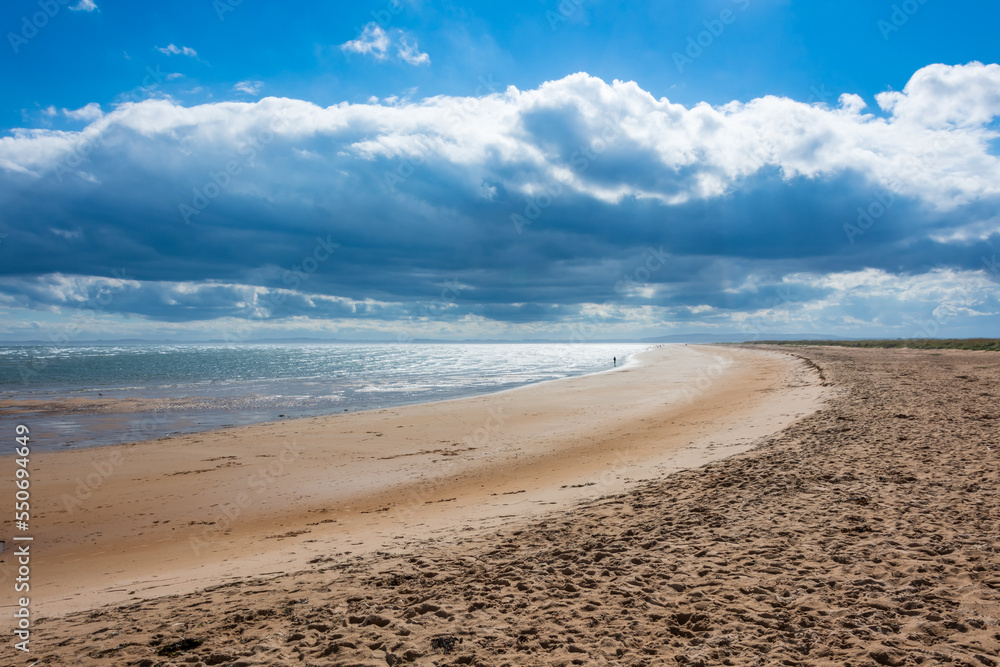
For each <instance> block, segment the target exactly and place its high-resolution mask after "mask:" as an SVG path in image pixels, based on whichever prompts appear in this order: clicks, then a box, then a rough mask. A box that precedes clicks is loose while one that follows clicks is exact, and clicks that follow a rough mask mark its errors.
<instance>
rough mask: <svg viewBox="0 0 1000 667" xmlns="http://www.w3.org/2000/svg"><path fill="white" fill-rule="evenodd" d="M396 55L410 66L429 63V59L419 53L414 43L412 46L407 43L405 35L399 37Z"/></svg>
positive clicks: (427, 56)
mask: <svg viewBox="0 0 1000 667" xmlns="http://www.w3.org/2000/svg"><path fill="white" fill-rule="evenodd" d="M396 55H398V56H399V57H400V58H402V59H403V60H405V61H406V62H408V63H410V64H411V65H429V64H430V63H431V57H430V56H429V55H427V54H426V53H421V52H420V49H419V48H417V42H416V41H414V42H413V44H410V43H409V42H407V41H406V37H405V35H400V36H399V48H398V50H397V51H396Z"/></svg>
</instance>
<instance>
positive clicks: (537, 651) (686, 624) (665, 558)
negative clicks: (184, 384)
mask: <svg viewBox="0 0 1000 667" xmlns="http://www.w3.org/2000/svg"><path fill="white" fill-rule="evenodd" d="M798 352H799V353H801V354H803V355H805V356H806V357H807V358H809V359H811V360H812V362H814V363H816V364H818V365H819V366H820V367H821V368H822V369H823V372H824V373H825V376H826V378H827V379H828V381H830V382H833V383H834V384H836V385H838V386H839V387H840V388H841V393H840V395H839V396H838V397H837V398H835V399H833V400H832V401H831V403H830V405H829V407H828V408H827V409H824V410H822V411H821V412H819V413H816V414H814V415H812V416H810V417H807V418H805V419H803V420H801V421H799V422H798V423H796V424H794V425H793V426H791V427H790V428H788V429H786V430H785V431H783V432H782V433H780V434H778V435H777V436H775V437H773V438H771V439H770V440H769V441H768V442H766V443H765V444H764V445H763V446H761V447H760V448H758V449H757V450H755V451H753V452H751V453H748V454H744V455H741V456H738V457H734V458H731V459H728V460H726V461H723V462H720V463H715V464H711V465H708V466H705V467H703V468H700V469H697V470H692V471H687V472H683V473H679V474H676V475H673V476H671V477H670V478H669V479H667V480H665V481H664V482H661V483H657V484H653V485H650V486H647V487H644V488H642V489H640V490H638V491H636V492H632V493H629V494H625V495H621V496H616V497H608V498H603V499H601V500H598V501H595V502H593V503H590V504H588V505H586V506H584V507H583V508H582V509H580V510H574V511H572V512H562V513H558V514H555V515H553V516H552V517H550V518H549V519H547V520H545V521H541V522H537V523H535V524H533V525H531V526H530V527H528V528H527V529H524V530H522V531H515V530H513V529H510V530H508V531H506V532H502V533H500V534H497V535H493V536H487V537H485V538H481V539H479V540H478V541H477V542H476V543H475V544H474V545H473V546H469V543H466V544H465V545H462V546H459V547H455V546H447V545H437V546H431V547H429V548H425V549H421V550H419V552H415V555H413V556H410V557H395V558H383V559H382V560H378V559H369V560H366V561H360V560H358V561H346V560H345V561H343V562H339V563H338V562H336V561H333V563H334V564H333V565H330V564H329V563H328V564H324V565H323V566H322V567H323V568H324V569H323V570H321V571H314V572H308V573H300V574H296V575H289V576H285V577H281V578H279V579H276V580H272V581H268V582H245V583H241V584H237V585H230V586H222V587H218V588H215V589H212V590H209V591H206V592H202V593H198V594H194V595H187V596H182V597H171V598H163V599H159V600H151V601H147V602H142V603H138V604H136V605H132V606H129V607H123V608H117V609H109V610H106V611H99V612H94V613H91V614H86V613H83V614H75V615H73V616H69V617H66V618H64V619H59V620H50V621H48V622H44V623H42V624H41V625H40V626H39V629H38V632H37V644H35V646H37V647H38V649H37V650H36V652H34V653H33V657H32V661H33V660H37V659H42V660H43V662H42V663H40V664H46V665H88V664H94V665H317V666H318V665H386V664H388V665H398V664H403V665H408V664H416V665H451V664H471V665H547V664H551V665H570V664H590V665H600V664H621V665H718V664H725V665H780V664H784V665H833V664H836V665H845V664H850V665H917V664H924V665H941V664H945V665H975V666H977V667H980V666H984V665H986V666H989V665H996V664H997V663H998V659H997V658H996V657H995V656H997V654H998V652H1000V651H998V649H1000V627H998V621H997V619H998V617H1000V602H998V600H1000V555H998V548H1000V525H998V516H1000V493H998V492H997V489H998V485H997V482H998V472H997V467H998V466H997V460H996V456H997V452H998V451H1000V440H998V438H1000V435H998V432H1000V428H998V427H1000V401H998V400H997V394H998V391H1000V390H998V386H1000V385H998V381H1000V360H995V359H994V357H993V355H991V354H989V353H975V352H964V351H958V352H956V351H948V352H944V353H930V352H923V351H912V350H849V349H843V348H823V349H818V348H806V349H804V350H798ZM988 448H989V449H988ZM344 558H345V559H346V557H344ZM268 590H272V591H275V592H276V594H280V600H281V602H280V603H275V601H274V600H275V598H274V597H272V596H269V595H268V594H266V593H263V592H265V591H268ZM255 593H263V594H260V595H256V594H255ZM178 623H179V624H180V625H176V626H175V624H178ZM182 637H183V638H187V639H191V640H202V641H203V643H202V644H200V645H198V646H190V647H189V648H187V649H184V650H179V651H176V652H173V653H174V655H173V657H161V656H158V655H157V652H158V650H157V647H158V646H169V645H171V644H172V643H175V642H178V641H180V640H181V638H182ZM43 647H45V648H44V649H43ZM4 650H6V649H4ZM17 660H18V662H17V664H27V663H24V661H23V658H22V657H18V658H17ZM0 662H4V663H5V664H6V662H7V661H6V659H4V660H0ZM30 662H31V661H28V663H30ZM12 664H13V663H12Z"/></svg>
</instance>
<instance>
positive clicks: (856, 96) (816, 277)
mask: <svg viewBox="0 0 1000 667" xmlns="http://www.w3.org/2000/svg"><path fill="white" fill-rule="evenodd" d="M998 23H1000V6H997V5H996V4H995V3H987V2H963V3H943V2H940V1H939V0H925V1H924V2H921V1H920V0H908V1H907V2H878V1H871V0H868V1H865V2H861V1H860V0H859V1H845V2H837V3H813V2H791V1H785V2H781V1H776V0H706V1H704V2H688V3H679V2H650V3H641V2H640V3H618V2H600V1H596V0H563V1H562V2H561V3H560V2H554V1H551V2H549V1H544V0H535V1H534V2H505V3H476V4H469V5H468V6H462V5H458V4H454V3H451V2H421V1H418V0H413V1H410V0H399V1H398V2H397V1H394V0H387V1H384V2H376V3H351V4H348V3H315V2H303V3H296V4H295V6H294V7H292V6H284V5H281V4H278V3H263V2H257V1H255V0H242V2H240V1H238V0H217V1H209V0H205V1H203V2H176V3H126V2H114V1H112V0H68V1H66V2H62V1H60V0H40V1H39V0H35V2H9V3H6V4H5V6H4V7H3V8H2V9H0V27H2V28H3V32H4V35H5V39H4V42H5V43H4V44H3V45H2V46H0V54H2V55H0V58H2V68H0V90H2V92H3V98H2V99H3V100H4V102H5V103H4V104H3V105H0V113H2V118H0V125H2V128H0V314H2V322H0V340H18V339H47V338H48V339H58V340H91V339H94V338H116V337H123V336H127V337H146V338H169V339H179V340H180V339H206V338H211V339H229V340H253V339H258V338H266V337H272V336H289V335H291V336H310V337H335V338H337V337H339V338H356V337H360V338H381V339H387V340H397V339H400V338H403V339H405V338H406V337H409V336H414V337H439V338H455V339H461V338H477V337H478V338H486V337H489V338H495V337H502V338H512V339H520V338H533V337H546V338H553V337H555V338H570V339H577V340H579V339H587V338H606V337H633V336H654V335H660V334H673V333H686V332H694V331H708V332H718V333H744V334H746V335H747V336H748V337H751V336H757V335H761V336H766V335H767V334H770V333H800V332H804V333H810V332H812V333H826V334H838V335H844V336H859V337H860V336H886V337H911V336H920V335H936V336H949V337H950V336H976V335H988V336H995V335H997V330H998V325H1000V303H998V299H997V294H998V292H997V280H998V273H1000V269H998V267H997V264H996V260H995V257H996V254H997V241H998V239H1000V215H998V207H997V204H998V203H1000V159H998V156H1000V151H998V147H1000V143H998V134H997V129H998V125H997V120H998V116H1000V67H998V66H997V65H996V63H998V62H1000V53H998V51H1000V41H998V40H996V39H995V27H996V26H997V25H998Z"/></svg>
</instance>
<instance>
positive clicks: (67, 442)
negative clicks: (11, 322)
mask: <svg viewBox="0 0 1000 667" xmlns="http://www.w3.org/2000/svg"><path fill="white" fill-rule="evenodd" d="M648 347H649V346H648V345H638V344H582V343H581V344H440V345H438V344H426V345H423V344H391V343H386V344H245V345H239V346H233V345H226V344H186V345H173V344H135V345H93V346H83V345H77V346H55V345H24V346H22V345H11V346H0V433H3V432H10V433H13V428H14V425H15V424H19V423H24V424H27V425H28V426H29V427H30V428H31V431H32V436H33V439H34V445H35V447H36V448H38V449H50V450H51V449H62V448H66V447H87V446H95V445H104V444H112V443H118V442H131V441H136V440H148V439H153V438H160V437H164V436H168V435H175V434H178V433H189V432H195V431H203V430H208V429H213V428H219V427H223V426H231V425H240V424H250V423H255V422H262V421H271V420H276V419H288V418H293V417H302V416H314V415H322V414H332V413H337V412H343V411H345V410H347V411H355V410H366V409H373V408H382V407H391V406H398V405H406V404H411V403H423V402H427V401H436V400H443V399H449V398H457V397H462V396H471V395H475V394H482V393H488V392H493V391H499V390H503V389H509V388H513V387H518V386H522V385H526V384H531V383H534V382H541V381H545V380H555V379H559V378H564V377H569V376H573V375H582V374H585V373H592V372H596V371H601V370H607V369H609V368H611V367H612V357H617V358H618V361H619V365H620V364H621V363H622V362H623V360H625V359H627V357H629V356H630V355H632V354H634V353H636V352H639V351H641V350H644V349H647V348H648ZM114 399H120V400H117V401H116V400H114Z"/></svg>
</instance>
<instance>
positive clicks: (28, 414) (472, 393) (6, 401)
mask: <svg viewBox="0 0 1000 667" xmlns="http://www.w3.org/2000/svg"><path fill="white" fill-rule="evenodd" d="M660 347H664V345H663V344H661V345H653V344H651V345H650V346H648V347H646V348H645V349H641V350H635V351H630V352H629V353H628V354H627V355H626V357H625V363H624V364H620V365H619V366H618V367H617V368H600V369H595V370H589V371H578V372H574V371H571V372H569V374H567V375H565V376H563V377H558V378H549V379H543V380H530V381H527V382H523V383H520V384H515V385H514V386H508V387H503V388H499V389H495V388H485V389H483V388H479V387H476V386H474V385H468V386H466V387H464V388H461V389H457V390H454V391H453V392H449V394H448V395H444V396H438V397H431V398H423V397H412V398H411V399H402V400H400V401H396V402H394V401H391V400H390V402H389V403H387V404H386V405H379V406H374V407H360V408H359V407H357V405H352V406H350V407H348V408H344V407H343V404H337V405H329V406H326V407H320V408H314V409H310V410H307V411H305V412H304V413H299V414H289V415H287V416H286V415H284V414H279V415H277V416H274V417H266V418H263V419H260V418H254V417H245V418H244V419H243V420H242V421H237V423H219V422H222V421H224V420H223V419H222V418H221V415H224V414H229V409H228V408H225V407H223V406H224V405H225V404H227V403H230V404H237V405H239V404H240V403H246V402H247V401H250V402H253V401H254V400H265V401H266V400H267V399H268V398H269V397H268V396H266V395H261V394H257V393H250V394H238V395H233V396H227V395H223V396H212V395H208V394H206V395H198V394H190V395H188V394H185V395H182V396H180V395H179V396H132V395H122V396H117V397H102V396H100V394H98V390H97V389H78V390H74V391H72V392H68V393H59V392H56V393H54V394H52V396H51V397H48V398H30V397H27V396H22V397H19V398H12V397H7V398H0V418H2V420H3V421H5V422H7V421H9V422H11V423H15V422H18V423H24V422H27V421H29V420H32V419H36V420H37V419H43V420H44V419H54V420H58V419H59V418H60V417H63V418H66V417H69V418H77V419H84V420H87V421H89V422H91V424H90V429H91V431H92V432H93V433H99V432H102V431H114V432H117V433H118V434H119V435H115V436H113V440H111V441H108V442H96V443H93V444H90V443H85V444H79V443H68V444H67V443H62V445H51V446H47V447H45V448H44V449H43V450H40V451H50V452H53V451H66V449H63V448H67V449H71V450H80V449H92V448H95V447H106V446H111V445H124V444H131V443H136V442H143V441H147V440H154V439H155V440H160V439H163V438H172V437H177V436H188V435H195V434H199V433H211V432H215V431H220V430H224V429H227V428H240V427H244V426H255V425H260V424H269V423H277V422H279V421H287V420H294V419H312V418H323V417H333V416H337V415H340V414H342V413H343V412H353V413H356V412H368V411H373V410H386V409H395V408H402V407H409V406H414V405H425V404H429V403H438V402H442V401H454V400H463V399H467V398H475V397H478V396H488V395H491V394H496V393H502V392H505V391H513V390H515V389H520V388H523V387H531V386H535V385H540V384H544V383H546V382H554V381H558V380H565V379H571V378H576V377H585V376H588V375H597V374H600V373H606V372H612V371H615V370H619V369H621V368H624V367H625V365H626V364H630V363H633V361H632V360H633V358H634V357H636V356H639V355H642V354H644V353H646V352H649V351H651V350H653V349H657V348H660ZM678 347H679V345H678ZM278 379H280V378H278ZM289 379H290V380H299V379H300V378H289ZM124 390H125V389H121V390H119V389H117V388H114V387H112V388H105V389H104V391H108V392H112V393H114V392H118V391H124ZM80 394H86V395H80ZM94 394H97V396H94ZM206 406H207V407H206ZM237 409H240V408H237ZM256 409H257V410H270V411H272V412H278V408H275V407H270V406H267V405H262V406H260V407H259V408H256ZM164 410H166V411H168V413H172V420H164V419H163V418H162V417H161V416H160V415H162V414H163V413H164V412H163V411H164ZM242 410H244V411H248V412H250V411H252V410H251V409H250V408H247V407H243V408H242ZM285 410H286V412H297V411H298V409H297V408H296V407H294V406H292V407H289V408H285ZM192 419H202V420H206V422H207V423H204V424H201V425H199V427H198V428H192V427H191V426H187V427H182V424H184V423H188V424H190V422H191V420H192ZM102 421H103V423H101V422H102ZM150 422H152V423H153V425H155V426H156V428H157V429H159V430H161V431H163V430H166V431H167V432H166V433H165V434H164V435H160V436H155V437H154V434H153V433H152V432H147V433H141V432H142V431H152V430H153V429H152V428H147V425H150ZM211 422H216V423H211ZM175 427H176V428H179V430H171V429H172V428H175ZM57 430H64V428H63V429H57ZM39 431H40V432H41V433H42V434H44V436H46V437H48V438H49V439H50V440H59V439H60V436H59V435H57V431H54V430H53V427H52V425H51V424H48V425H46V424H43V425H42V427H41V428H40V429H39ZM136 435H140V436H143V437H135V436H136Z"/></svg>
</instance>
